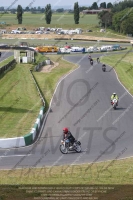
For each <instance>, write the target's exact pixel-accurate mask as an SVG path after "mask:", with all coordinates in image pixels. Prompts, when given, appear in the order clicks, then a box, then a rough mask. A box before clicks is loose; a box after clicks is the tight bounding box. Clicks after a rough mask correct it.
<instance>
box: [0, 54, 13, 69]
mask: <svg viewBox="0 0 133 200" xmlns="http://www.w3.org/2000/svg"><path fill="white" fill-rule="evenodd" d="M13 59H14V56H10V57H9V58H7V59H6V60H3V61H1V62H0V67H3V66H4V65H6V64H8V63H9V62H10V61H12V60H13Z"/></svg>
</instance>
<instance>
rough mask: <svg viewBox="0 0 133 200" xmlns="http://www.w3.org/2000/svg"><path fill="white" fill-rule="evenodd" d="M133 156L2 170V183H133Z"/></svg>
mask: <svg viewBox="0 0 133 200" xmlns="http://www.w3.org/2000/svg"><path fill="white" fill-rule="evenodd" d="M132 167H133V158H129V159H126V160H113V161H108V162H102V163H92V164H84V165H73V166H72V165H65V166H53V167H51V168H50V167H43V168H37V169H34V168H29V169H21V170H19V169H18V170H11V171H4V170H3V171H1V173H0V184H132V183H133V174H132Z"/></svg>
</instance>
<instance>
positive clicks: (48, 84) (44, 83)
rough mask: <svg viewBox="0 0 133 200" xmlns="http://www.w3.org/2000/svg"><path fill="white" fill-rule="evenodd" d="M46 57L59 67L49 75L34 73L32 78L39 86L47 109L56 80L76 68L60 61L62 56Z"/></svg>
mask: <svg viewBox="0 0 133 200" xmlns="http://www.w3.org/2000/svg"><path fill="white" fill-rule="evenodd" d="M48 57H49V58H50V60H52V61H53V62H56V63H58V64H59V65H58V66H57V67H56V68H54V69H52V71H51V72H49V73H43V72H34V76H35V78H36V80H37V82H38V84H39V87H40V89H41V91H42V93H43V96H44V97H45V100H46V107H47V108H48V104H49V103H50V100H51V98H52V95H53V93H54V90H55V87H56V85H57V82H58V80H59V79H60V78H61V77H62V76H63V75H65V74H66V73H68V72H69V71H70V70H73V69H75V68H76V65H75V64H72V63H69V62H67V61H64V60H62V55H48ZM44 68H45V67H44Z"/></svg>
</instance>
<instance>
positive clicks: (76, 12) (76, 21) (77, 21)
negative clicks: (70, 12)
mask: <svg viewBox="0 0 133 200" xmlns="http://www.w3.org/2000/svg"><path fill="white" fill-rule="evenodd" d="M79 18H80V16H79V5H78V2H76V3H75V4H74V21H75V24H79Z"/></svg>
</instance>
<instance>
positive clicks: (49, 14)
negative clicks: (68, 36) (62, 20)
mask: <svg viewBox="0 0 133 200" xmlns="http://www.w3.org/2000/svg"><path fill="white" fill-rule="evenodd" d="M51 17H52V10H51V4H47V5H46V7H45V20H46V23H47V24H50V23H51Z"/></svg>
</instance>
